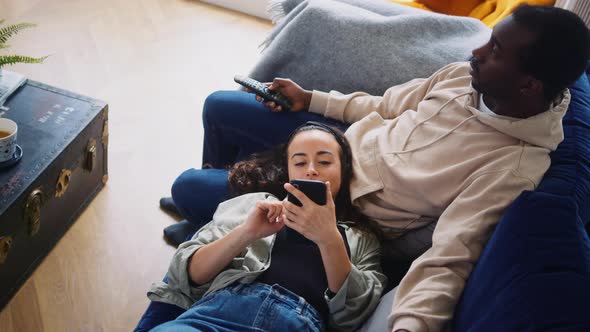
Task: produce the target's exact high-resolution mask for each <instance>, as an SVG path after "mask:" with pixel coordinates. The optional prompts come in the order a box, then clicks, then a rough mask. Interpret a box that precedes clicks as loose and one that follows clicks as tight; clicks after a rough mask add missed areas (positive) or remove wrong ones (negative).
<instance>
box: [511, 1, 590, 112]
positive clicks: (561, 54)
mask: <svg viewBox="0 0 590 332" xmlns="http://www.w3.org/2000/svg"><path fill="white" fill-rule="evenodd" d="M512 17H513V18H514V21H515V22H516V23H518V24H521V25H522V26H524V27H525V28H526V29H528V30H529V31H531V32H533V33H535V34H536V36H537V38H536V40H535V41H534V42H533V43H532V44H531V45H530V46H529V47H528V48H527V49H526V50H525V51H524V53H523V54H522V56H521V63H522V68H523V70H524V71H525V72H526V73H529V74H531V75H533V76H534V77H536V78H537V79H538V80H540V81H541V82H543V88H544V91H545V100H547V101H550V100H552V99H553V98H555V97H556V96H557V95H558V94H559V93H560V92H561V91H562V90H563V89H565V88H566V87H568V86H569V85H570V84H572V83H573V82H575V81H576V79H577V78H578V77H579V76H580V75H581V74H582V73H583V72H584V69H585V68H586V65H587V61H588V57H589V55H590V36H589V34H588V28H587V27H586V25H585V24H584V21H582V19H581V18H579V17H578V16H577V15H576V14H574V13H572V12H570V11H568V10H565V9H562V8H557V7H546V6H529V5H522V6H519V7H518V8H517V9H516V10H514V12H513V13H512Z"/></svg>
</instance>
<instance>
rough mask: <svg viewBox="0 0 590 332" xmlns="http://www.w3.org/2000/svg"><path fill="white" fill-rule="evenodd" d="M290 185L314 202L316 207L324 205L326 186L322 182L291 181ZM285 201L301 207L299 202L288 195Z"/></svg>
mask: <svg viewBox="0 0 590 332" xmlns="http://www.w3.org/2000/svg"><path fill="white" fill-rule="evenodd" d="M289 183H291V184H292V185H293V186H294V187H295V188H297V189H299V190H301V191H302V192H303V193H304V194H305V196H307V197H308V198H309V199H311V200H312V201H314V202H315V203H316V204H318V205H325V204H326V184H325V183H324V182H322V181H317V180H299V179H295V180H291V181H290V182H289ZM287 200H288V201H289V202H291V203H293V204H295V205H297V206H302V205H303V204H301V202H300V201H299V200H298V199H297V198H296V197H295V196H293V195H291V194H290V193H289V195H288V196H287Z"/></svg>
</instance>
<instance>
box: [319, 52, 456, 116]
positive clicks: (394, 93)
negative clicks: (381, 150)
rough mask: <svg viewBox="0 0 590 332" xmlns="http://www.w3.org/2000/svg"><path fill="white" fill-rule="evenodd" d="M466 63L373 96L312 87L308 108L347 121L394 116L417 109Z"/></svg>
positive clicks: (452, 65) (442, 69)
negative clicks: (441, 83)
mask: <svg viewBox="0 0 590 332" xmlns="http://www.w3.org/2000/svg"><path fill="white" fill-rule="evenodd" d="M463 66H464V64H457V63H454V64H450V65H447V66H445V67H443V68H441V69H440V70H438V71H437V72H436V73H434V74H432V75H431V76H430V77H429V78H418V79H414V80H411V81H409V82H407V83H404V84H401V85H396V86H393V87H391V88H389V89H387V91H385V93H384V94H383V96H371V95H368V94H366V93H364V92H354V93H351V94H347V95H343V94H341V93H339V92H337V91H331V92H330V93H326V92H321V91H313V94H312V98H311V101H310V105H309V111H310V112H314V113H318V114H321V115H323V116H325V117H328V118H333V119H336V120H339V121H342V122H345V123H354V122H356V121H359V120H360V119H362V118H364V117H365V116H367V115H368V114H370V113H372V112H377V113H379V114H380V115H381V117H383V118H384V119H394V118H396V117H398V116H399V115H400V114H402V113H403V112H405V111H407V110H414V111H416V110H417V108H418V104H419V103H420V102H421V101H422V100H424V98H425V97H426V95H427V94H428V92H430V91H431V90H432V88H433V87H434V86H435V85H436V84H437V83H439V82H441V81H443V80H446V79H448V78H451V77H455V76H457V69H459V68H461V67H463ZM463 71H464V70H463ZM463 71H461V72H463ZM461 75H463V73H462V74H461Z"/></svg>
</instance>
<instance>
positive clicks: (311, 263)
mask: <svg viewBox="0 0 590 332" xmlns="http://www.w3.org/2000/svg"><path fill="white" fill-rule="evenodd" d="M282 151H283V153H282V154H274V155H270V156H267V158H262V159H261V158H258V159H253V160H250V161H245V162H242V163H240V164H238V165H236V166H235V167H234V169H233V170H232V173H231V175H230V182H231V183H232V185H233V186H234V188H237V189H238V190H246V191H247V190H251V189H252V188H260V187H267V188H273V186H274V185H276V184H277V183H284V182H286V180H290V179H309V180H320V181H323V182H325V183H326V189H327V190H326V201H327V203H326V204H325V205H317V204H315V203H314V202H313V201H311V200H310V199H309V198H307V197H306V196H305V195H304V194H303V193H302V192H301V191H299V190H297V189H296V188H295V187H293V186H292V185H290V184H288V183H285V184H284V187H283V188H284V190H286V191H287V192H289V193H290V194H292V195H294V196H295V197H296V198H297V199H299V201H300V202H301V203H302V206H301V207H299V206H297V205H295V204H292V203H290V202H289V201H287V200H283V201H280V200H279V199H277V198H276V197H275V196H273V195H272V194H269V193H264V192H260V193H252V194H246V195H242V196H238V197H236V198H234V199H231V200H228V201H225V202H223V203H222V204H220V205H219V207H218V209H217V211H216V212H215V215H214V216H213V220H212V221H211V222H210V223H208V224H207V225H205V226H204V227H203V228H201V229H200V230H199V231H198V232H197V233H196V234H195V236H194V237H193V239H192V240H190V241H188V242H185V243H183V244H182V245H181V246H180V247H179V248H178V250H177V252H176V253H175V255H174V258H173V260H172V263H171V265H170V269H169V271H168V283H167V284H166V283H156V284H154V285H153V286H152V288H151V289H150V292H149V293H148V296H149V297H150V299H151V300H153V301H160V302H167V303H172V304H175V305H178V306H180V307H183V308H189V307H190V309H188V310H187V311H186V312H185V313H184V314H182V315H180V316H179V317H178V318H177V319H175V320H173V321H170V322H167V323H164V324H162V325H160V326H158V327H157V328H156V329H155V331H168V330H176V329H183V330H185V329H191V328H192V329H194V330H218V331H254V330H260V329H262V330H266V331H323V330H324V329H325V328H326V327H330V328H336V329H339V330H355V329H356V328H358V327H359V326H360V325H361V324H362V322H363V321H364V320H365V319H366V318H367V317H368V316H369V315H370V314H371V313H372V311H373V309H374V308H375V306H376V305H377V303H378V302H379V298H380V295H381V291H382V289H383V285H384V282H385V280H386V277H385V276H384V275H383V274H382V273H381V268H380V265H379V261H380V257H379V250H380V246H379V242H378V240H377V238H376V236H375V235H373V234H372V233H371V232H370V231H368V229H369V226H367V225H364V226H363V224H362V222H361V221H360V220H362V219H359V221H357V222H356V223H352V222H345V221H344V220H343V219H342V218H345V217H353V216H354V215H355V213H354V210H353V208H352V205H351V203H350V194H349V192H348V186H349V179H350V174H351V171H352V155H351V151H350V147H349V145H348V143H347V141H346V139H345V138H344V136H343V135H342V134H341V133H340V132H338V131H336V130H334V129H332V128H330V127H328V126H326V125H323V124H320V123H307V124H305V125H303V126H301V127H299V128H297V129H296V130H295V131H294V132H293V133H292V135H291V137H290V138H289V140H288V143H287V145H286V146H285V148H284V149H283V150H282ZM273 157H274V158H275V159H276V158H277V157H280V159H278V160H276V163H270V162H269V160H268V159H273ZM260 167H262V168H263V169H265V170H267V171H268V170H270V169H273V171H270V172H251V171H252V170H256V169H258V170H260ZM274 188H275V189H276V187H274ZM333 197H336V199H333ZM195 301H196V302H195Z"/></svg>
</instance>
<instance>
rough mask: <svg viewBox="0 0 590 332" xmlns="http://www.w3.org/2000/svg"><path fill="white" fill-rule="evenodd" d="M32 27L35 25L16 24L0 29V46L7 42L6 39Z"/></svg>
mask: <svg viewBox="0 0 590 332" xmlns="http://www.w3.org/2000/svg"><path fill="white" fill-rule="evenodd" d="M34 26H36V25H35V24H32V23H18V24H11V25H8V26H5V27H3V28H0V44H4V43H6V41H8V38H10V37H12V36H13V35H15V34H17V33H18V32H19V31H21V30H23V29H27V28H32V27H34Z"/></svg>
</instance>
